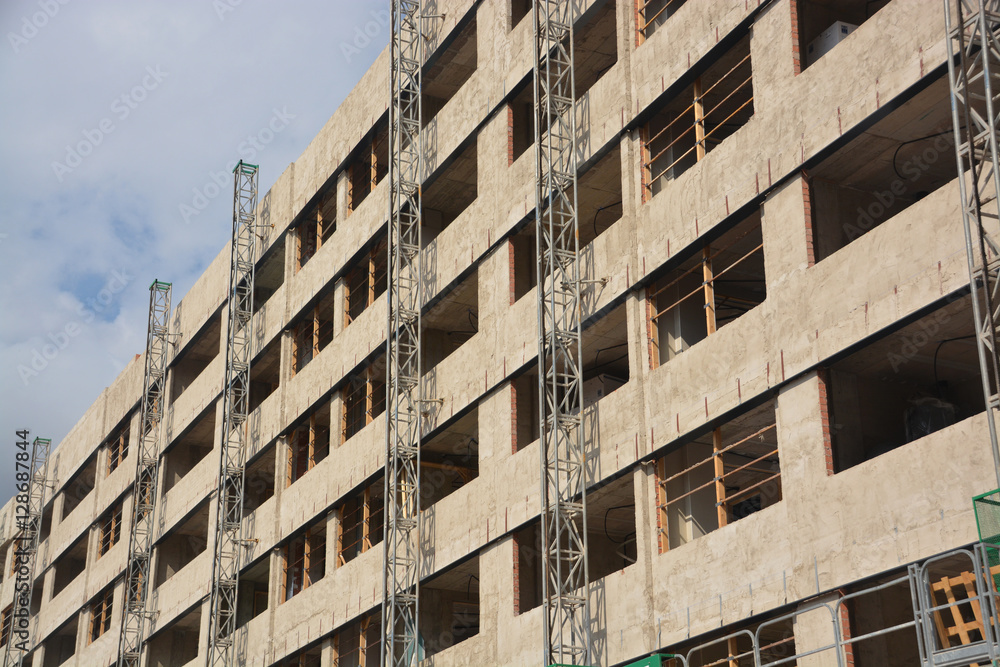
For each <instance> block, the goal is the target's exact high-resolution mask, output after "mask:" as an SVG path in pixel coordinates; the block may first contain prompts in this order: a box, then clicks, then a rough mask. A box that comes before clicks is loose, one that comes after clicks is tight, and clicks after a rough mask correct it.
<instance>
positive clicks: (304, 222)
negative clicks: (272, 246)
mask: <svg viewBox="0 0 1000 667" xmlns="http://www.w3.org/2000/svg"><path fill="white" fill-rule="evenodd" d="M293 230H294V234H295V272H296V273H298V272H299V271H301V270H302V267H303V266H305V265H306V263H307V262H308V261H309V260H310V259H312V257H313V255H315V254H316V253H317V252H318V251H319V249H320V248H322V247H323V244H324V243H325V242H327V241H329V240H330V237H331V236H333V233H334V232H335V231H336V230H337V185H336V183H332V184H331V185H328V186H327V187H325V188H324V189H323V190H322V191H320V193H319V194H317V195H316V197H315V200H314V201H313V202H312V203H310V204H309V206H307V207H306V208H305V210H304V211H303V212H302V216H301V219H300V220H299V222H298V223H297V224H296V225H295V227H294V228H293Z"/></svg>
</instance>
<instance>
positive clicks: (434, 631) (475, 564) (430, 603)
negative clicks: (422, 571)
mask: <svg viewBox="0 0 1000 667" xmlns="http://www.w3.org/2000/svg"><path fill="white" fill-rule="evenodd" d="M420 600H421V605H420V634H421V637H422V639H423V646H424V651H425V653H424V657H425V658H429V657H431V656H433V655H434V654H436V653H440V652H441V651H444V650H445V649H448V648H451V647H452V646H454V645H456V644H460V643H462V642H464V641H465V640H466V639H468V638H470V637H474V636H476V635H478V634H479V556H474V557H473V558H470V559H469V560H467V561H464V562H462V563H459V564H458V565H455V566H454V567H452V568H450V569H448V570H445V571H444V572H442V573H441V574H438V575H437V576H435V577H434V578H432V579H430V580H429V581H427V582H426V583H421V584H420ZM425 601H426V602H425Z"/></svg>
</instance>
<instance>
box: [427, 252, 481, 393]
mask: <svg viewBox="0 0 1000 667" xmlns="http://www.w3.org/2000/svg"><path fill="white" fill-rule="evenodd" d="M478 276H479V271H478V270H473V271H472V272H471V273H470V274H469V275H467V276H466V277H465V278H463V279H462V281H461V282H459V283H458V284H457V285H455V286H454V287H451V288H450V289H448V290H447V291H446V292H444V293H442V294H441V295H440V296H439V297H437V299H436V301H435V303H434V304H433V305H431V306H430V307H429V308H428V309H427V311H426V312H425V313H424V314H423V316H422V317H421V320H422V322H421V323H422V326H423V332H422V334H421V341H420V343H421V350H420V351H421V354H422V357H421V360H420V363H421V365H422V371H423V372H424V373H425V374H426V373H430V372H431V371H432V370H434V368H436V367H437V365H438V364H440V363H441V362H442V361H444V360H445V359H447V358H448V357H449V356H450V355H451V353H452V352H454V351H455V350H457V349H458V348H460V347H462V345H464V344H465V342H466V341H468V340H469V339H470V338H472V337H473V336H475V335H476V333H478V332H479V279H478Z"/></svg>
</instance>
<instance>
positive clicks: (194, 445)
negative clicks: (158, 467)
mask: <svg viewBox="0 0 1000 667" xmlns="http://www.w3.org/2000/svg"><path fill="white" fill-rule="evenodd" d="M214 442H215V404H214V403H212V404H210V405H209V406H208V407H207V408H205V411H204V412H203V413H201V415H200V416H199V417H197V418H196V419H195V420H194V421H193V422H192V425H191V427H190V428H188V430H187V431H185V432H184V433H183V434H181V436H180V437H179V438H177V440H176V442H175V444H174V445H173V446H171V447H170V449H168V450H167V452H166V454H164V457H163V493H166V492H167V491H169V490H170V489H172V488H174V485H176V484H177V482H179V481H181V480H182V479H184V477H185V476H186V475H187V474H188V473H189V472H191V471H192V470H193V469H194V467H195V466H196V465H198V463H200V462H201V460H202V459H203V458H205V457H206V456H208V453H209V452H211V451H212V446H213V443H214Z"/></svg>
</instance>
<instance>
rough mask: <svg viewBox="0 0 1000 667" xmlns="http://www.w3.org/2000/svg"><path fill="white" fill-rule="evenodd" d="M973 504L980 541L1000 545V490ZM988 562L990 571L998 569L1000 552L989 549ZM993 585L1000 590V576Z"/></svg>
mask: <svg viewBox="0 0 1000 667" xmlns="http://www.w3.org/2000/svg"><path fill="white" fill-rule="evenodd" d="M972 504H973V506H974V507H975V508H976V527H977V528H978V529H979V541H980V542H985V543H986V544H997V545H1000V489H997V490H996V491H990V492H989V493H984V494H982V495H978V496H976V497H975V498H973V499H972ZM986 560H987V562H988V563H989V566H990V570H993V569H994V568H996V567H997V566H998V565H1000V550H998V549H997V548H995V547H987V548H986ZM993 584H994V585H995V586H997V587H998V588H1000V574H996V575H994V577H993Z"/></svg>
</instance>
